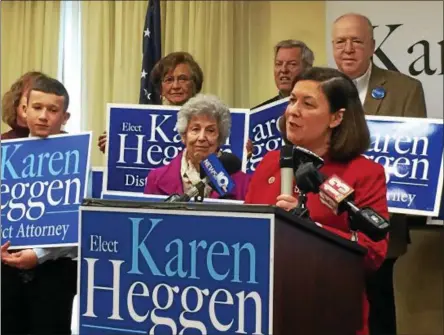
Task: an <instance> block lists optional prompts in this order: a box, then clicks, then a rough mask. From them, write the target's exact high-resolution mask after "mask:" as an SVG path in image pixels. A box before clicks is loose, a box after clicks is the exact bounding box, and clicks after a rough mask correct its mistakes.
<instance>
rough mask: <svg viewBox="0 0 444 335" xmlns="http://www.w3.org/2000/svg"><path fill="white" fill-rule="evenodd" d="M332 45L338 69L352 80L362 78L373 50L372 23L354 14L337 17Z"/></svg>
mask: <svg viewBox="0 0 444 335" xmlns="http://www.w3.org/2000/svg"><path fill="white" fill-rule="evenodd" d="M332 44H333V56H334V58H335V62H336V65H337V67H338V69H339V70H340V71H342V72H343V73H345V74H346V75H348V76H349V77H350V78H352V79H355V78H358V77H360V76H362V75H363V74H364V73H365V72H366V70H367V69H368V67H369V65H370V62H371V57H372V56H373V51H374V49H375V40H374V38H373V26H372V23H371V22H370V20H369V19H368V18H367V17H366V16H364V15H361V14H356V13H347V14H344V15H342V16H340V17H338V18H337V19H336V20H335V21H334V23H333V29H332Z"/></svg>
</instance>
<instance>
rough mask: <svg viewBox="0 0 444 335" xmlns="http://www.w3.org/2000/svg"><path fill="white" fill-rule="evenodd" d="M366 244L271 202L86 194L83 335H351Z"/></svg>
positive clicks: (82, 234)
mask: <svg viewBox="0 0 444 335" xmlns="http://www.w3.org/2000/svg"><path fill="white" fill-rule="evenodd" d="M365 252H366V250H365V249H364V248H362V247H360V246H358V245H357V244H356V243H353V242H350V241H348V240H345V239H343V238H341V237H339V236H336V235H334V234H332V233H330V232H328V231H326V230H324V229H323V228H321V227H318V226H317V225H315V224H313V223H312V222H309V221H306V220H303V219H300V218H297V217H295V216H292V215H290V214H289V213H287V212H285V211H283V210H281V209H279V208H276V207H274V206H256V205H239V204H215V203H153V202H147V203H146V202H129V201H114V200H97V199H86V200H85V201H84V203H83V205H82V206H81V208H80V248H79V272H80V276H79V279H80V280H79V290H78V293H79V295H80V300H79V311H78V312H79V330H80V334H82V335H83V334H160V335H163V334H210V335H212V334H230V335H234V334H275V335H276V334H279V335H280V334H283V335H286V334H290V335H296V334H301V335H312V334H319V335H326V334H328V335H333V334H338V335H349V334H350V335H352V334H355V333H356V330H358V329H360V328H361V322H362V320H361V315H362V312H361V311H362V307H361V306H362V298H363V292H364V267H363V257H364V255H365Z"/></svg>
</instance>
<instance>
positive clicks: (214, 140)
mask: <svg viewBox="0 0 444 335" xmlns="http://www.w3.org/2000/svg"><path fill="white" fill-rule="evenodd" d="M176 127H177V131H178V133H179V134H180V136H181V138H182V142H183V143H184V144H185V149H184V150H183V151H182V152H181V153H180V154H179V155H177V157H175V158H174V159H173V160H172V161H171V162H170V164H169V165H165V166H162V167H160V168H157V169H155V170H153V171H151V172H150V173H149V174H148V178H147V182H146V186H145V191H144V193H146V194H158V195H172V194H183V193H186V192H187V191H188V190H189V189H190V188H192V187H193V185H195V184H197V183H198V182H199V181H201V177H200V162H201V161H202V160H204V159H205V158H206V157H208V155H210V154H212V153H216V152H218V151H219V148H220V146H221V145H223V144H224V143H225V142H226V140H227V138H228V136H229V134H230V128H231V115H230V110H229V109H228V107H227V106H226V105H224V104H223V103H222V102H221V101H220V100H219V99H218V98H216V97H215V96H211V95H203V94H198V95H196V96H195V97H193V98H191V99H190V100H189V101H188V102H187V103H186V104H185V105H183V106H182V108H181V109H180V110H179V112H178V114H177V124H176ZM231 178H232V179H233V181H234V184H235V186H234V189H233V190H232V191H231V192H230V194H227V195H226V196H225V198H230V199H234V200H244V199H245V195H246V193H247V188H248V184H249V181H250V177H249V176H248V175H247V174H245V173H244V172H242V171H237V172H235V173H233V174H232V175H231ZM204 197H206V198H208V197H210V198H218V194H217V193H216V192H215V191H213V190H212V189H211V187H210V186H206V187H205V189H204Z"/></svg>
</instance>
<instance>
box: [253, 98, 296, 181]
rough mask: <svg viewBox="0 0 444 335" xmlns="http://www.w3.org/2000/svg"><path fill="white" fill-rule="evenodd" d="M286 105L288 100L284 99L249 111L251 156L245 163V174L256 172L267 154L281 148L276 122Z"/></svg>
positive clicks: (280, 138) (280, 137)
mask: <svg viewBox="0 0 444 335" xmlns="http://www.w3.org/2000/svg"><path fill="white" fill-rule="evenodd" d="M287 105H288V98H285V99H281V100H279V101H275V102H272V103H270V104H267V105H264V106H262V107H259V108H257V109H252V110H251V111H250V125H249V129H250V132H249V136H250V139H251V140H252V141H253V154H252V156H251V157H250V159H249V160H248V162H247V173H253V172H254V171H256V168H257V165H258V164H259V162H260V161H261V160H262V158H263V157H264V156H265V154H266V153H267V152H269V151H273V150H278V149H280V147H281V146H282V144H283V143H282V142H283V141H282V136H281V133H280V131H279V128H278V122H279V118H280V117H281V116H282V115H284V112H285V109H286V108H287Z"/></svg>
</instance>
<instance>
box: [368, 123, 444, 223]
mask: <svg viewBox="0 0 444 335" xmlns="http://www.w3.org/2000/svg"><path fill="white" fill-rule="evenodd" d="M366 119H367V123H368V126H369V129H370V136H371V145H370V149H369V150H368V151H367V153H366V156H367V157H369V158H370V159H372V160H374V161H375V162H377V163H380V164H381V165H383V166H384V168H385V172H386V179H387V188H388V192H387V201H388V205H389V210H390V212H392V213H404V214H416V215H427V216H437V215H438V213H439V207H440V204H441V197H442V186H443V151H444V143H443V139H444V137H443V121H442V120H439V119H420V118H399V117H384V116H367V117H366Z"/></svg>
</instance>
